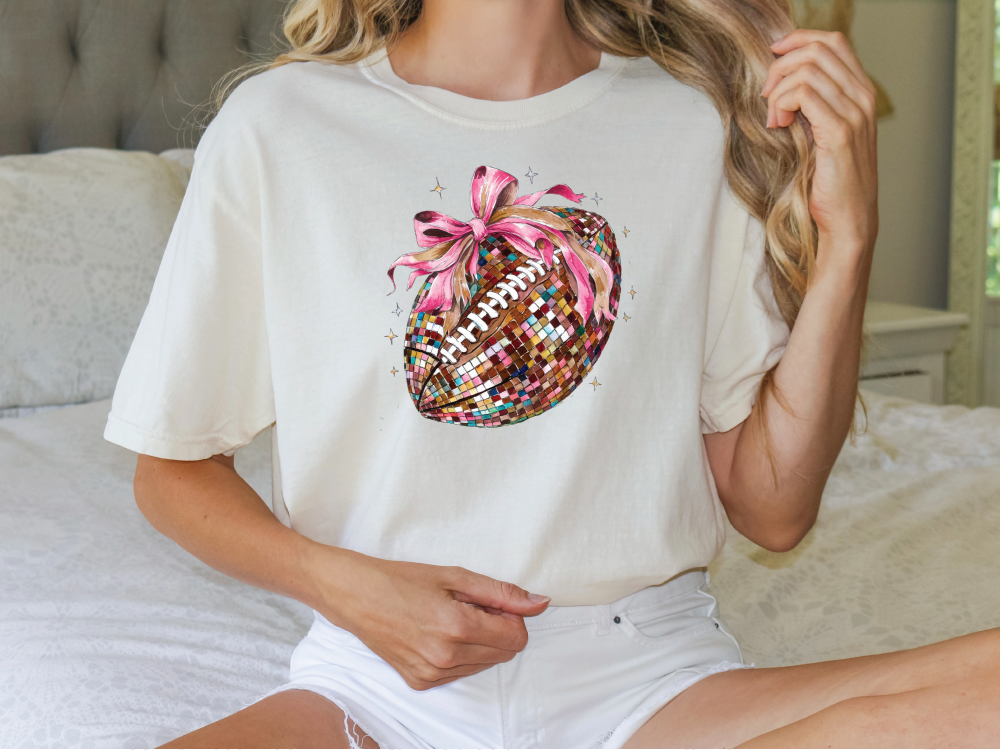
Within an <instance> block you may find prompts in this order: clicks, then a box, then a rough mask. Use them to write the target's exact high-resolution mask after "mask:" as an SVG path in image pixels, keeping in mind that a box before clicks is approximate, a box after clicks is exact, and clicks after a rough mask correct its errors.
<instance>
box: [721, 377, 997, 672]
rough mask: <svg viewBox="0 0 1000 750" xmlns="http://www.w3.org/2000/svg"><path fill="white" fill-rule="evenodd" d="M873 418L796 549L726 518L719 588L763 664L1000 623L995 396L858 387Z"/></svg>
mask: <svg viewBox="0 0 1000 750" xmlns="http://www.w3.org/2000/svg"><path fill="white" fill-rule="evenodd" d="M864 396H865V401H866V403H867V405H868V416H869V427H868V430H867V432H866V433H865V434H862V435H860V436H859V437H858V439H857V441H856V444H855V445H850V444H848V445H846V446H845V447H844V450H843V451H842V452H841V454H840V457H839V458H838V460H837V463H836V465H835V466H834V469H833V472H832V474H831V476H830V481H829V482H828V484H827V487H826V491H825V492H824V495H823V502H822V505H821V509H820V513H819V516H818V518H817V520H816V524H815V525H814V526H813V528H812V529H811V530H810V531H809V533H808V534H807V535H806V537H805V538H804V539H803V540H802V542H801V543H800V544H799V545H798V546H797V547H796V548H795V549H794V550H791V551H790V552H785V553H774V552H768V551H767V550H765V549H763V548H761V547H758V546H757V545H755V544H753V543H752V542H750V541H749V540H747V539H746V538H745V537H743V536H742V535H740V534H738V533H737V532H736V531H735V530H733V529H732V527H731V526H730V527H729V536H728V539H727V542H726V547H725V549H724V550H723V552H722V553H721V554H720V555H719V556H718V557H717V558H716V559H715V560H714V561H713V563H712V564H711V565H709V572H710V574H711V585H712V589H713V594H714V595H715V596H716V597H717V598H718V599H719V602H720V608H721V609H722V612H723V617H724V619H725V620H726V622H727V623H728V624H729V625H730V626H731V627H732V629H733V631H734V634H735V635H736V637H737V640H738V641H739V642H740V644H741V647H742V650H743V658H744V660H745V661H748V662H751V661H752V662H755V663H756V664H757V665H758V666H780V665H789V664H801V663H806V662H814V661H825V660H827V659H839V658H845V657H850V656H859V655H862V654H873V653H882V652H886V651H897V650H899V649H901V648H912V647H914V646H920V645H924V644H926V643H934V642H936V641H940V640H944V639H946V638H951V637H954V636H958V635H963V634H965V633H970V632H973V631H977V630H985V629H987V628H990V627H998V626H1000V583H998V582H1000V409H991V408H986V407H982V408H979V409H973V410H970V409H967V408H965V407H962V406H934V405H930V404H918V403H914V402H911V401H906V400H903V399H897V398H889V397H885V396H879V395H877V394H873V393H867V392H866V393H865V394H864Z"/></svg>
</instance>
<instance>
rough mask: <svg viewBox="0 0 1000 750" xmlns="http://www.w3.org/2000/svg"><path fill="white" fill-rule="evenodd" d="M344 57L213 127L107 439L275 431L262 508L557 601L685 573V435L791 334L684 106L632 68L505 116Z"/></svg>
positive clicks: (707, 495) (719, 137) (713, 510)
mask: <svg viewBox="0 0 1000 750" xmlns="http://www.w3.org/2000/svg"><path fill="white" fill-rule="evenodd" d="M379 59H380V61H377V62H376V60H379ZM369 62H372V63H374V64H373V65H371V66H370V67H369V66H366V65H363V64H362V65H358V66H334V65H327V64H323V63H317V62H306V63H293V64H289V65H286V66H284V67H280V68H277V69H274V70H270V71H267V72H265V73H263V74H260V75H258V76H256V77H253V78H251V79H249V80H247V81H245V82H243V83H242V84H240V86H239V87H238V88H237V89H236V91H235V92H234V93H233V94H232V96H231V97H230V98H229V100H228V101H227V102H226V104H225V105H224V106H223V108H222V110H221V111H220V113H219V114H218V116H217V117H216V118H215V119H214V120H213V121H212V123H211V124H210V125H209V127H208V129H207V130H206V131H205V133H204V136H203V138H202V140H201V142H200V144H199V146H198V149H197V152H196V155H195V163H194V171H193V174H192V176H191V182H190V187H189V188H188V190H187V192H186V194H185V196H184V200H183V203H182V205H181V208H180V213H179V215H178V217H177V221H176V224H175V226H174V228H173V231H172V233H171V235H170V240H169V244H168V245H167V248H166V252H165V254H164V257H163V262H162V265H161V267H160V270H159V274H158V275H157V278H156V283H155V285H154V287H153V292H152V296H151V297H150V301H149V306H148V308H147V309H146V312H145V315H144V316H143V318H142V323H141V324H140V326H139V329H138V332H137V334H136V337H135V341H134V342H133V344H132V348H131V351H130V352H129V355H128V359H127V361H126V363H125V367H124V369H123V371H122V374H121V377H120V380H119V382H118V387H117V389H116V391H115V395H114V401H113V403H112V408H111V414H110V415H109V418H108V426H107V429H106V432H105V437H106V438H107V439H108V440H110V441H112V442H114V443H117V444H119V445H122V446H125V447H126V448H130V449H132V450H134V451H137V452H140V453H145V454H149V455H152V456H159V457H162V458H170V459H179V460H197V459H203V458H207V457H209V456H211V455H213V454H219V453H226V452H228V453H231V452H233V451H234V450H235V449H236V448H238V447H239V446H242V445H245V444H246V443H248V442H249V441H250V440H251V439H252V438H253V437H254V436H255V435H256V434H257V433H259V432H260V431H261V430H264V429H266V428H268V427H269V426H270V425H272V424H274V425H275V429H274V433H273V435H272V438H273V441H274V446H275V451H274V454H275V467H274V468H275V476H276V480H275V485H276V487H275V489H276V493H275V499H274V505H275V514H276V515H277V516H278V517H279V518H280V519H281V520H282V521H283V522H284V523H286V524H288V525H290V526H291V527H292V528H294V529H296V530H297V531H299V532H301V533H302V534H304V535H306V536H307V537H310V538H312V539H315V540H317V541H320V542H323V543H326V544H331V545H337V546H341V547H347V548H350V549H353V550H357V551H359V552H362V553H365V554H368V555H373V556H376V557H380V558H387V559H394V560H409V561H417V562H424V563H432V564H440V565H460V566H463V567H466V568H469V569H471V570H474V571H477V572H479V573H483V574H485V575H488V576H492V577H494V578H497V579H500V580H504V581H510V582H513V583H516V584H518V585H519V586H523V587H524V588H526V589H527V590H528V591H532V592H537V593H540V594H545V595H549V596H551V597H552V603H553V604H554V605H580V604H598V603H607V602H610V601H613V600H615V599H617V598H620V597H622V596H625V595H627V594H630V593H632V592H634V591H637V590H638V589H640V588H643V587H645V586H649V585H653V584H658V583H661V582H663V581H664V580H666V579H668V578H671V577H672V576H674V575H675V574H677V573H679V572H681V571H683V570H686V569H689V568H692V567H697V566H703V565H706V564H707V563H708V562H710V561H711V560H712V558H713V557H714V556H715V555H716V554H717V553H718V551H719V550H720V549H721V547H722V545H723V543H724V541H725V526H724V523H723V519H724V509H723V508H722V506H721V504H720V502H719V500H718V495H717V493H716V490H715V486H714V483H713V480H712V476H711V473H710V470H709V466H708V462H707V458H706V454H705V450H704V443H703V440H702V433H703V432H713V431H725V430H729V429H731V428H732V427H735V426H736V425H737V424H739V423H740V422H741V421H743V420H744V419H745V418H746V417H747V416H748V415H749V413H750V409H751V406H752V404H753V401H754V396H755V390H756V388H757V385H758V383H759V381H760V377H761V375H762V374H763V373H764V372H765V371H766V370H767V369H768V368H770V367H771V366H772V365H773V364H774V363H775V362H776V361H777V360H778V359H779V357H780V356H781V353H782V351H783V350H784V345H785V342H786V341H787V337H788V329H787V327H786V326H785V324H784V323H783V322H782V320H781V317H780V315H779V314H778V313H777V310H776V306H775V303H774V298H773V293H772V291H771V287H770V284H769V282H768V279H767V276H766V273H764V272H763V271H762V257H763V256H762V250H763V234H762V230H761V227H760V224H759V222H758V221H757V220H755V219H754V218H753V217H751V216H750V214H749V213H748V212H747V211H746V210H745V208H743V207H742V206H741V205H740V204H739V203H738V201H737V200H736V199H735V197H734V196H733V194H732V193H731V191H730V188H729V186H728V184H727V182H726V179H725V175H724V172H723V128H722V123H721V121H720V118H719V115H718V113H717V112H716V110H715V108H714V107H713V105H712V104H711V102H710V100H709V99H708V98H707V97H705V96H704V95H703V94H701V93H699V92H697V91H696V90H694V89H692V88H691V87H688V86H686V85H682V84H681V83H679V82H677V81H676V80H675V79H674V78H672V77H671V76H670V75H668V74H667V73H665V72H664V71H663V70H661V69H660V68H659V67H657V66H656V65H655V64H654V63H653V62H652V61H650V60H649V59H646V58H643V59H638V60H626V59H624V58H619V57H614V56H611V55H607V54H605V55H603V56H602V58H601V63H600V67H599V68H597V69H596V70H594V71H591V72H590V73H587V74H586V75H584V76H582V77H580V78H577V79H576V80H574V81H572V82H571V83H569V84H567V85H566V86H563V87H562V88H559V89H557V90H555V91H551V92H548V93H545V94H542V95H540V96H535V97H532V98H529V99H524V100H519V101H508V102H490V101H482V100H475V99H470V98H467V97H463V96H459V95H457V94H454V93H451V92H448V91H444V90H441V89H436V88H433V87H425V86H414V85H410V84H408V83H406V82H404V81H402V80H401V79H400V78H398V77H397V76H396V75H395V74H394V73H393V71H392V68H391V66H390V65H389V62H388V60H387V59H386V58H385V57H384V56H383V55H381V54H379V55H376V56H373V58H371V59H370V60H369ZM549 188H554V192H549V193H544V194H542V195H534V194H535V193H539V192H544V191H547V190H548V189H549ZM525 196H528V197H525ZM567 209H573V210H567ZM397 261H398V262H397ZM393 266H395V267H394V271H393V274H394V278H395V290H394V286H393V282H392V281H390V275H389V269H390V268H391V267H393ZM411 273H412V274H413V276H414V279H415V281H414V283H413V285H412V288H410V289H407V280H408V277H409V276H410V274H411ZM422 290H423V291H422Z"/></svg>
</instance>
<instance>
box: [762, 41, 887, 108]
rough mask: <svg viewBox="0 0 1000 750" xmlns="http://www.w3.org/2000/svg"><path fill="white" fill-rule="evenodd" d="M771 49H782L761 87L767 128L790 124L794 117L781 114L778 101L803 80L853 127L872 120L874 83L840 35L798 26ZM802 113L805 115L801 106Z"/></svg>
mask: <svg viewBox="0 0 1000 750" xmlns="http://www.w3.org/2000/svg"><path fill="white" fill-rule="evenodd" d="M772 49H775V51H779V52H780V51H784V56H783V57H781V58H779V59H778V60H776V61H775V62H774V63H772V65H771V68H770V69H769V70H768V76H767V80H766V81H765V83H764V88H763V90H762V95H763V96H766V97H767V98H768V118H767V119H768V123H767V124H768V127H775V126H780V127H784V126H786V125H789V124H791V122H792V121H793V119H794V116H788V115H785V114H782V113H781V110H780V108H778V107H777V106H776V104H777V100H778V99H779V98H780V97H781V96H782V95H784V94H785V93H786V92H787V91H788V90H790V89H791V88H792V87H793V86H794V85H801V84H804V83H808V85H810V86H811V87H812V88H813V89H814V90H815V91H816V92H817V93H819V94H821V95H822V96H824V97H825V98H826V100H827V103H828V104H829V105H830V106H831V107H832V108H833V109H834V110H835V111H836V112H838V113H839V115H840V116H841V117H843V118H844V119H845V120H847V121H848V122H850V123H852V124H853V125H855V126H856V127H859V126H861V124H862V121H863V120H865V119H867V120H868V121H871V122H874V120H875V97H876V93H875V86H874V84H872V82H871V81H870V80H869V78H868V76H867V75H866V74H865V72H864V69H863V68H862V67H861V63H860V62H859V61H858V60H857V58H856V57H855V55H854V53H853V51H852V50H851V49H850V45H849V43H848V42H847V39H846V37H844V36H843V34H840V33H839V32H827V31H815V30H812V29H797V30H796V31H795V32H792V33H791V34H789V35H788V36H786V37H784V38H783V39H781V40H779V42H778V43H776V46H772ZM784 111H785V112H787V111H788V110H787V109H785V110H784ZM803 114H804V115H806V117H807V118H808V113H807V112H805V110H804V109H803ZM811 124H815V123H811Z"/></svg>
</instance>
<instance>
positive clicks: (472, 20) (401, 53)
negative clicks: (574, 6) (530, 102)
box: [389, 0, 601, 101]
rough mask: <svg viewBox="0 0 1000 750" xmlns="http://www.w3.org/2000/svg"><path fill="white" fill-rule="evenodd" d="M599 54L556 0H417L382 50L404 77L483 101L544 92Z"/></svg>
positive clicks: (587, 69)
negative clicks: (411, 17)
mask: <svg viewBox="0 0 1000 750" xmlns="http://www.w3.org/2000/svg"><path fill="white" fill-rule="evenodd" d="M600 61H601V53H600V50H598V49H596V48H594V47H591V46H590V45H588V44H587V43H586V42H585V41H584V40H583V39H582V38H581V37H580V36H578V35H577V34H576V32H575V31H573V28H572V27H571V26H570V23H569V19H568V18H567V17H566V10H565V6H564V0H423V8H422V10H421V12H420V16H419V18H417V20H416V21H415V22H414V23H413V24H412V25H411V26H410V27H409V28H408V29H407V30H406V31H405V32H404V33H403V35H402V36H401V37H400V40H399V42H398V43H397V44H396V45H395V46H394V47H393V48H392V49H390V50H389V63H390V64H391V65H392V69H393V71H394V72H395V73H396V75H398V76H399V77H400V78H402V79H403V80H404V81H406V82H408V83H412V84H415V85H419V86H435V87H437V88H442V89H447V90H448V91H453V92H454V93H456V94H461V95H462V96H468V97H471V98H473V99H488V100H491V101H511V100H515V99H527V98H529V97H532V96H537V95H539V94H544V93H545V92H547V91H552V90H553V89H557V88H559V87H560V86H564V85H566V84H567V83H569V82H570V81H572V80H573V79H574V78H579V77H580V76H582V75H583V74H584V73H588V72H590V71H591V70H594V69H595V68H597V66H598V65H599V64H600Z"/></svg>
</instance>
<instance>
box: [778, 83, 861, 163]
mask: <svg viewBox="0 0 1000 750" xmlns="http://www.w3.org/2000/svg"><path fill="white" fill-rule="evenodd" d="M775 107H776V108H777V111H778V113H779V115H778V116H779V118H782V117H784V116H783V115H781V113H782V112H784V113H788V112H795V111H796V110H801V111H802V114H803V115H805V117H806V119H807V120H808V121H809V124H810V127H811V128H812V133H813V138H814V139H815V141H816V146H817V148H821V149H830V150H833V151H838V150H841V149H845V148H849V147H850V143H851V139H852V137H853V131H854V126H853V125H852V124H851V122H850V121H849V120H847V119H845V118H843V117H841V116H840V115H839V114H838V113H837V112H836V111H835V110H834V109H833V107H832V106H831V105H830V103H829V102H827V100H826V99H825V98H824V97H823V95H822V94H820V93H819V92H817V91H816V89H814V88H813V87H812V86H810V85H808V84H804V85H801V86H796V87H795V88H792V89H790V90H789V91H786V92H785V93H784V94H782V95H781V97H780V99H779V100H778V101H776V102H775ZM779 122H780V119H779Z"/></svg>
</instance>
